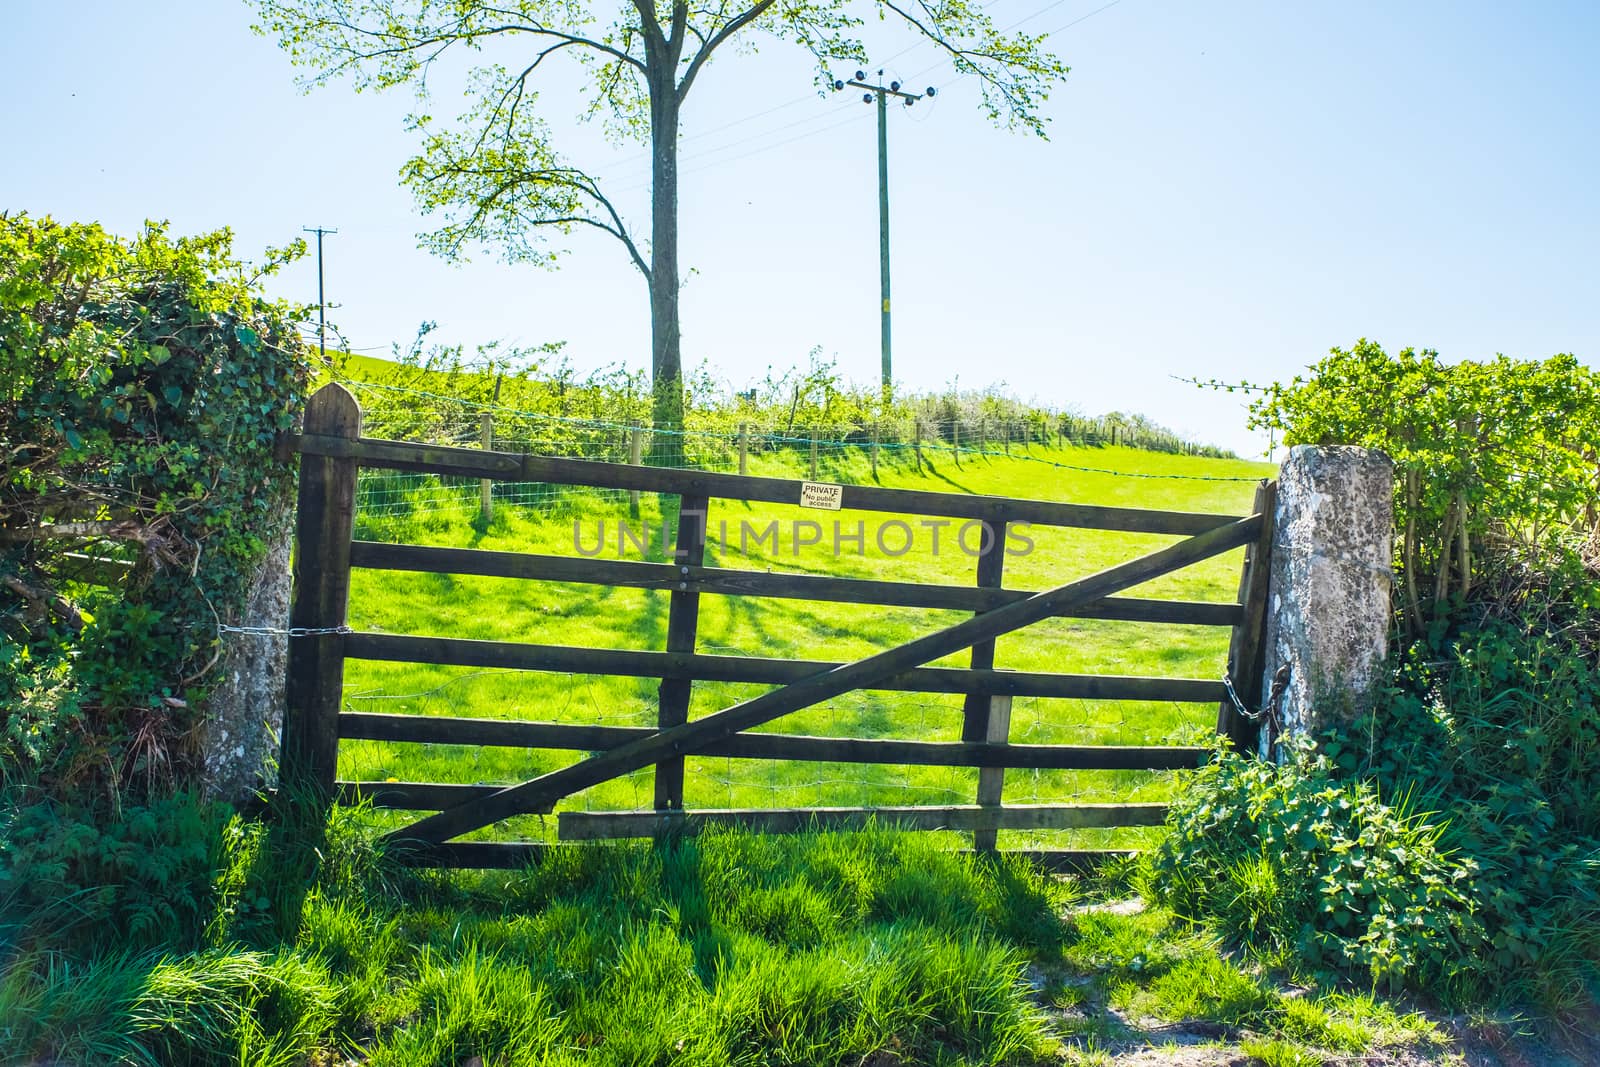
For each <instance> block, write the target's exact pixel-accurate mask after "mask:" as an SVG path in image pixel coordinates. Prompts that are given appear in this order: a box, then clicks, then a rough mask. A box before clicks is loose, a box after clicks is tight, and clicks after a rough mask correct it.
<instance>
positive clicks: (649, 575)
mask: <svg viewBox="0 0 1600 1067" xmlns="http://www.w3.org/2000/svg"><path fill="white" fill-rule="evenodd" d="M360 425H361V415H360V409H359V408H358V406H357V404H356V402H355V400H354V398H352V397H351V396H350V394H349V393H348V392H346V391H345V390H344V389H342V388H340V387H339V386H337V385H329V386H326V387H324V388H323V389H322V390H320V391H319V392H318V393H316V395H314V396H313V397H312V398H311V401H310V403H309V405H308V407H307V412H306V420H305V429H304V433H303V434H301V435H300V436H299V437H298V438H296V439H295V440H294V442H293V444H294V446H295V448H296V449H297V450H298V451H299V453H300V454H301V457H302V459H301V474H300V497H299V513H298V522H297V528H296V539H297V540H296V573H295V589H294V604H293V609H292V616H291V626H292V627H294V628H295V629H296V632H297V633H298V634H301V635H302V636H300V637H298V639H297V640H295V641H293V642H291V649H290V660H289V699H288V708H287V714H286V717H285V724H284V756H283V767H282V770H283V777H284V780H285V781H286V782H288V783H294V784H298V785H299V786H300V787H301V788H312V789H315V790H317V791H318V792H319V793H320V794H321V795H323V796H328V797H333V796H338V797H341V798H345V799H350V798H357V797H363V798H368V799H370V800H371V801H372V802H373V803H374V804H375V805H377V806H379V807H387V808H396V809H410V810H416V811H431V812H433V814H431V815H428V816H426V817H424V818H422V819H420V820H419V821H417V822H415V823H413V824H411V825H409V826H407V827H405V828H403V829H401V830H398V831H395V832H394V833H393V834H392V835H391V838H392V841H393V842H394V843H395V844H397V845H402V846H404V848H405V849H406V850H407V851H408V852H409V854H411V855H412V856H413V857H415V858H416V860H417V861H419V862H428V863H437V864H443V865H452V866H503V865H510V864H517V863H521V862H525V861H527V860H528V859H530V858H532V857H533V856H535V855H536V854H537V852H538V850H539V849H540V848H541V847H543V846H542V845H540V844H537V843H530V842H460V841H455V840H453V839H455V838H457V837H459V836H460V835H462V834H466V833H469V832H471V831H474V830H478V829H480V828H483V827H486V826H489V825H490V824H493V823H496V822H498V821H500V820H503V819H506V818H509V817H512V816H515V815H522V814H531V813H546V812H550V811H552V810H554V808H555V806H556V805H557V804H558V803H559V802H560V801H562V800H563V799H564V798H566V797H569V796H571V795H573V794H574V793H577V792H579V791H581V790H584V789H587V788H590V787H592V786H595V785H598V784H600V783H602V782H605V781H608V780H610V779H613V778H616V777H619V776H621V775H625V774H629V773H632V772H634V771H637V770H640V769H643V768H647V767H652V766H653V767H654V768H655V798H654V799H655V805H654V809H653V810H648V811H632V812H629V811H621V812H585V811H562V812H560V813H559V815H558V816H557V826H558V837H559V838H560V839H561V840H580V839H594V838H608V837H629V836H634V837H637V836H647V835H651V834H656V833H661V832H665V831H692V830H694V829H695V828H697V827H699V826H702V825H705V824H707V823H712V822H732V823H738V824H740V825H745V826H749V827H753V828H757V829H760V830H764V831H770V832H784V831H793V830H797V829H803V828H807V827H813V826H815V827H825V828H839V827H850V826H858V825H861V824H863V823H864V822H866V821H867V820H868V819H873V818H876V819H879V820H881V821H884V822H889V823H895V824H899V825H904V826H907V827H911V828H920V829H949V830H962V831H969V832H971V833H972V834H973V836H974V844H975V846H976V847H978V848H980V849H990V848H993V847H994V843H995V834H996V832H997V831H998V830H1002V829H1065V828H1076V827H1104V826H1137V825H1150V824H1155V823H1159V822H1160V821H1161V819H1162V818H1163V816H1164V814H1165V810H1164V806H1163V805H1159V804H1034V805H1007V804H1004V803H1002V787H1003V776H1004V773H1005V771H1006V769H1008V768H1029V769H1052V770H1076V769H1142V770H1169V769H1179V768H1186V767H1193V766H1196V765H1197V763H1198V762H1199V761H1200V760H1201V759H1202V758H1203V757H1204V755H1205V752H1206V750H1205V749H1203V748H1193V747H1170V746H1168V747H1151V746H1103V745H1102V746H1079V745H1022V744H1009V743H1008V732H1009V717H1010V702H1011V698H1013V697H1015V696H1035V697H1071V698H1079V699H1093V700H1171V701H1185V702H1215V703H1216V704H1217V706H1218V707H1219V709H1220V710H1219V716H1218V729H1219V731H1220V732H1222V733H1224V734H1226V735H1228V736H1230V737H1232V738H1233V739H1234V740H1235V742H1236V743H1238V744H1240V745H1248V744H1249V743H1250V726H1249V724H1248V723H1247V722H1245V721H1244V720H1243V718H1242V717H1241V716H1239V715H1238V714H1237V713H1236V711H1235V705H1234V704H1233V703H1232V701H1231V700H1230V699H1229V698H1228V695H1227V690H1226V687H1225V685H1224V683H1223V681H1222V680H1221V678H1220V676H1219V678H1218V679H1217V680H1209V679H1184V678H1143V677H1138V678H1130V677H1101V676H1091V675H1078V674H1057V673H1040V672H1021V671H997V670H995V669H994V641H995V638H996V637H998V636H1000V635H1002V634H1007V633H1013V632H1015V631H1017V630H1020V629H1022V628H1023V627H1026V626H1029V625H1031V624H1034V623H1037V622H1040V621H1042V620H1044V619H1048V618H1053V617H1073V618H1086V619H1115V620H1124V621H1132V622H1144V623H1187V624H1198V625H1208V626H1225V627H1229V628H1231V630H1232V642H1231V646H1230V652H1229V664H1228V670H1229V671H1230V672H1231V674H1232V676H1233V677H1234V678H1236V679H1240V680H1241V681H1247V680H1250V679H1256V678H1258V677H1259V675H1260V670H1261V665H1260V657H1261V631H1262V619H1263V615H1264V608H1265V602H1266V581H1267V575H1268V572H1269V566H1268V559H1267V548H1266V546H1268V545H1269V544H1270V541H1271V529H1270V526H1271V514H1272V508H1271V506H1270V505H1271V499H1272V491H1273V487H1272V485H1271V484H1270V483H1263V484H1262V486H1261V487H1260V488H1259V489H1258V491H1257V494H1256V505H1255V507H1254V508H1253V509H1252V513H1251V514H1249V515H1246V516H1224V515H1210V514H1195V513H1185V512H1169V511H1154V510H1145V509H1136V508H1114V507H1095V506H1087V505H1081V504H1068V503H1058V502H1052V501H1042V500H1027V499H1014V498H1003V497H989V496H976V495H969V494H961V493H940V492H923V491H915V490H905V489H885V488H879V487H875V486H859V485H845V486H842V487H838V488H837V503H838V504H839V506H840V507H841V508H842V509H843V510H856V509H860V510H870V511H875V512H890V513H896V514H901V515H917V516H936V517H941V518H947V519H964V520H969V521H977V522H981V523H983V524H984V525H985V526H986V527H987V531H986V532H985V536H984V538H983V539H982V540H983V541H984V543H986V544H990V545H993V546H997V547H996V549H995V550H993V551H988V552H984V553H982V554H981V555H980V556H979V557H978V564H977V581H976V584H975V585H973V586H948V585H932V584H921V583H915V582H899V581H881V580H866V579H855V578H838V577H831V576H827V575H811V574H779V573H770V572H758V571H750V570H738V569H728V568H719V567H708V566H705V565H704V551H705V531H706V522H705V519H704V516H705V514H706V512H707V508H708V506H709V503H710V501H711V500H712V499H724V500H743V501H754V502H766V503H788V504H795V503H798V502H799V501H800V499H801V494H802V492H804V491H806V490H804V489H803V486H805V485H807V484H808V483H802V482H799V481H791V480H787V479H777V478H760V477H749V476H743V475H734V474H720V473H711V472H705V471H695V470H677V469H665V468H655V467H640V466H632V465H626V464H612V463H599V462H592V461H587V460H574V459H564V458H552V457H545V456H535V455H523V454H514V453H503V452H493V451H479V450H475V449H463V448H451V447H442V446H434V445H422V444H410V443H402V442H394V441H382V440H374V439H369V438H364V437H362V436H361V433H360ZM360 467H372V468H383V469H389V470H400V471H416V472H425V473H432V474H439V475H447V476H458V477H464V478H482V479H500V480H510V481H519V482H547V483H560V484H569V485H577V486H589V487H596V488H604V489H621V490H636V491H649V492H659V493H669V494H677V495H678V496H679V497H680V498H681V507H680V509H679V527H678V533H677V556H676V558H675V560H674V562H672V563H651V562H643V561H629V560H620V559H619V560H598V559H587V558H580V557H564V556H553V555H539V554H528V553H515V552H497V551H486V550H477V549H460V548H435V547H424V546H420V545H392V544H380V543H374V542H365V541H356V540H354V539H353V531H354V515H355V500H356V477H357V472H358V468H360ZM812 491H815V489H814V488H813V490H812ZM829 492H834V490H833V489H830V490H829ZM1010 522H1026V523H1030V524H1035V525H1044V526H1063V527H1080V528H1088V529H1097V530H1114V531H1124V532H1138V533H1154V534H1168V535H1179V536H1181V537H1182V538H1183V539H1182V540H1180V541H1177V542H1176V543H1174V544H1171V545H1169V546H1167V547H1165V548H1162V549H1160V550H1158V551H1154V552H1151V553H1149V554H1147V555H1143V556H1139V557H1137V558H1135V559H1132V560H1130V561H1128V562H1126V563H1123V564H1120V565H1118V566H1115V567H1111V568H1109V569H1107V570H1104V571H1101V572H1099V573H1097V574H1093V575H1090V576H1088V577H1085V578H1080V579H1076V580H1074V581H1071V582H1068V583H1066V584H1064V585H1061V586H1058V587H1056V588H1053V589H1049V590H1044V591H1042V592H1025V591H1019V590H1014V589H1007V588H1005V587H1004V585H1003V577H1004V575H1003V566H1004V558H1005V553H1004V551H1003V550H1000V549H999V548H998V546H999V545H1001V544H1003V539H1004V536H1005V531H1006V524H1007V523H1010ZM1240 546H1246V547H1247V552H1246V560H1245V568H1244V573H1243V575H1242V576H1241V582H1240V588H1239V596H1238V599H1237V601H1236V602H1235V603H1196V602H1184V601H1168V600H1148V599H1138V598H1133V597H1125V596H1118V595H1116V594H1118V593H1121V592H1122V591H1124V590H1127V589H1130V588H1132V587H1134V586H1137V585H1140V584H1142V583H1144V582H1147V581H1149V580H1151V579H1153V578H1156V577H1159V576H1161V575H1163V574H1168V573H1170V572H1172V571H1175V570H1178V569H1180V568H1183V567H1186V566H1189V565H1191V564H1194V563H1197V562H1199V561H1201V560H1205V559H1208V558H1211V557H1213V556H1216V555H1219V554H1221V553H1224V552H1228V551H1230V550H1232V549H1236V548H1238V547H1240ZM352 567H365V568H377V569H387V570H405V571H423V572H435V573H447V574H458V575H461V574H466V575H484V576H491V577H500V578H521V579H530V580H537V581H558V582H581V583H595V584H601V585H611V586H621V587H629V588H635V589H659V590H668V591H670V594H671V603H670V609H669V615H668V626H667V634H666V647H665V648H664V649H662V650H659V651H621V650H613V649H596V648H583V647H572V646H564V645H550V644H518V643H507V642H491V641H475V640H465V639H458V638H448V637H418V636H405V635H393V634H378V633H362V632H352V631H351V630H350V629H349V628H348V626H347V625H346V619H347V606H348V600H349V587H350V581H349V579H350V569H351V568H352ZM706 595H719V596H735V597H779V598H797V599H802V600H808V601H829V602H839V603H851V604H876V605H893V606H901V607H919V608H939V609H958V610H970V611H972V612H973V613H974V614H973V615H972V617H971V618H968V619H965V620H963V621H961V622H959V623H956V624H955V625H952V626H948V627H946V628H944V629H941V630H937V631H935V632H933V633H930V634H927V635H926V636H923V637H920V638H917V639H916V640H913V641H910V642H907V643H905V644H902V645H899V646H896V647H893V648H888V649H885V650H883V651H881V652H878V653H876V654H874V655H871V656H868V657H866V658H865V659H860V660H857V661H854V662H851V663H829V662H817V661H796V660H791V659H763V658H751V657H743V656H725V655H710V654H706V653H702V652H697V651H696V641H695V634H696V626H697V621H698V615H699V605H700V598H701V597H702V596H706ZM963 649H971V660H970V665H969V666H968V667H966V668H948V667H928V666H926V664H928V663H930V662H932V661H934V660H937V659H940V658H942V657H944V656H947V655H950V654H952V653H955V652H958V651H961V650H963ZM346 659H367V660H391V661H404V662H414V663H430V664H445V665H455V666H471V667H492V668H517V669H523V670H532V671H563V672H576V673H584V674H611V675H629V676H635V677H647V678H658V679H660V690H659V694H660V697H659V701H660V702H659V718H658V723H657V726H656V728H654V729H649V728H630V727H617V726H601V725H583V724H575V723H548V722H531V721H518V720H499V719H473V718H454V717H438V716H422V715H387V714H370V713H354V712H346V711H344V710H343V709H342V706H341V705H342V693H341V690H342V684H343V674H344V662H345V660H346ZM697 681H724V682H753V683H764V684H767V685H771V686H773V687H774V688H773V689H771V690H770V691H768V692H765V693H763V694H762V695H760V696H757V697H755V698H753V699H749V700H745V701H742V702H740V703H737V704H734V705H733V706H731V707H728V708H725V709H723V710H721V711H717V712H714V713H712V714H710V715H706V716H703V717H701V718H698V719H694V720H690V719H689V718H688V709H689V697H690V692H691V687H692V686H693V685H694V683H695V682H697ZM862 689H879V690H911V691H918V692H926V693H950V694H964V695H965V701H964V716H963V728H962V737H961V740H960V741H958V742H935V741H913V740H892V739H884V738H843V737H815V736H800V735H793V734H779V733H766V732H759V733H752V732H747V731H750V730H751V728H753V727H757V726H761V725H763V724H766V723H770V722H772V721H774V720H776V719H779V718H781V717H783V716H785V715H789V714H791V713H793V712H796V711H799V710H801V709H803V708H807V707H810V706H812V705H815V704H817V703H820V702H822V701H825V700H829V699H832V698H834V697H838V696H840V695H842V694H845V693H848V692H851V691H853V690H862ZM1240 692H1241V696H1243V698H1244V699H1245V700H1246V701H1250V700H1253V699H1254V698H1255V694H1254V693H1252V692H1251V691H1250V690H1249V689H1248V687H1246V686H1240ZM341 738H365V739H375V740H384V741H394V742H424V743H427V742H432V743H448V744H461V745H502V746H519V747H527V748H548V749H567V750H577V751H585V752H588V753H590V755H588V756H587V757H586V758H584V759H581V760H579V761H578V762H576V763H573V764H571V765H569V766H567V767H564V768H562V769H560V770H556V771H552V772H550V773H547V774H543V775H541V776H539V777H537V778H534V779H532V780H529V781H526V782H522V783H520V784H515V785H509V786H485V785H464V784H453V783H438V782H345V781H338V780H337V778H336V766H337V761H338V749H339V740H340V739H341ZM689 755H712V756H730V757H737V758H741V759H757V760H764V759H777V760H817V761H830V762H841V763H875V764H923V765H941V766H958V767H976V768H979V780H978V787H977V795H976V796H975V797H974V798H973V799H974V801H975V803H973V804H970V805H953V806H938V807H897V808H792V809H726V810H699V811H684V810H683V760H684V757H685V756H689Z"/></svg>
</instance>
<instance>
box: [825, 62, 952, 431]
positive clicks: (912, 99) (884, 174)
mask: <svg viewBox="0 0 1600 1067" xmlns="http://www.w3.org/2000/svg"><path fill="white" fill-rule="evenodd" d="M846 85H850V86H854V87H855V88H857V89H865V90H867V91H866V92H865V93H863V94H861V99H862V101H863V102H864V103H868V104H870V103H872V102H873V101H874V99H876V101H877V104H878V291H879V296H880V297H881V299H882V302H883V303H882V312H881V314H882V319H881V323H880V327H881V328H880V333H881V335H882V337H881V340H882V346H883V398H884V400H885V401H887V400H888V399H889V396H890V391H891V390H892V388H893V384H894V369H893V364H892V361H891V359H890V354H889V350H890V343H889V338H890V330H889V106H888V103H889V97H891V96H893V97H898V98H899V99H901V100H904V101H905V106H906V107H910V106H911V105H912V104H915V103H916V102H917V101H918V100H921V99H922V98H923V97H924V96H929V97H931V96H933V95H934V94H935V90H934V88H933V86H931V85H930V86H929V87H928V91H927V92H926V93H907V92H902V91H901V90H900V83H899V82H890V83H889V84H888V85H884V84H883V71H881V70H880V71H878V84H877V85H872V84H870V83H868V81H867V72H866V71H864V70H858V71H856V76H855V77H854V78H852V79H851V80H849V81H843V80H837V81H835V82H834V83H833V88H834V90H835V91H837V90H840V89H843V88H844V87H845V86H846Z"/></svg>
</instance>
